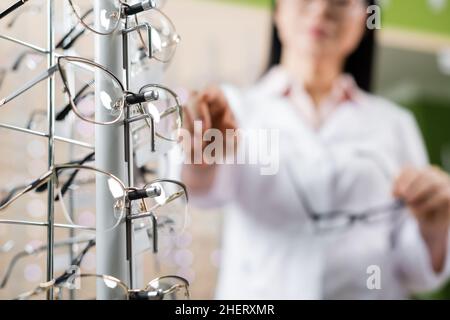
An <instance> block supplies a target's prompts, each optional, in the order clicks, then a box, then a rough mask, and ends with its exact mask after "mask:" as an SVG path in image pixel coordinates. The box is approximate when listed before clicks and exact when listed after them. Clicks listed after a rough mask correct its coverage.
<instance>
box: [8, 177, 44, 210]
mask: <svg viewBox="0 0 450 320" xmlns="http://www.w3.org/2000/svg"><path fill="white" fill-rule="evenodd" d="M52 173H53V171H52V170H50V171H47V172H46V173H45V174H44V175H43V176H41V177H40V178H39V179H36V180H35V181H33V182H32V183H30V184H29V185H28V186H26V187H25V188H24V189H23V190H22V191H20V192H19V193H16V194H14V195H13V196H11V197H10V198H9V199H8V200H7V201H5V202H2V204H1V205H0V211H1V210H3V209H6V208H7V207H9V205H11V203H13V202H14V201H16V200H17V199H18V198H20V197H22V196H23V195H24V194H26V193H28V192H30V191H31V190H33V189H37V188H39V187H40V186H41V185H43V184H45V183H46V182H47V181H48V178H49V177H50V176H51V175H52Z"/></svg>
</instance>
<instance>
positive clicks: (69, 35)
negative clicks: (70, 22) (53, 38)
mask: <svg viewBox="0 0 450 320" xmlns="http://www.w3.org/2000/svg"><path fill="white" fill-rule="evenodd" d="M93 12H94V8H91V9H89V10H88V11H86V13H85V14H83V15H82V16H81V20H84V19H85V18H86V17H87V16H88V15H90V14H92V13H93ZM79 25H80V22H78V23H77V24H75V25H74V26H73V27H72V28H71V29H70V30H69V31H68V32H67V33H66V35H65V36H63V37H62V38H61V40H59V41H58V43H57V44H56V46H55V47H56V49H63V50H68V49H70V48H71V47H72V46H73V44H74V43H75V42H76V41H77V40H78V38H80V37H81V36H82V35H83V34H84V33H85V32H86V28H85V27H84V26H83V29H82V30H81V31H80V32H79V33H77V34H76V35H74V36H73V37H72V34H73V33H74V32H75V30H77V28H78V26H79ZM69 38H70V41H69V43H67V44H66V41H67V39H69Z"/></svg>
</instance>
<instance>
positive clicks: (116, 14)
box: [0, 0, 162, 35]
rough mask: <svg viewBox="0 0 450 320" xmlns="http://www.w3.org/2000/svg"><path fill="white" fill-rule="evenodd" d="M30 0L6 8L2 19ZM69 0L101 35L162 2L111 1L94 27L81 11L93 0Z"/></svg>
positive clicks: (86, 22)
mask: <svg viewBox="0 0 450 320" xmlns="http://www.w3.org/2000/svg"><path fill="white" fill-rule="evenodd" d="M28 1H29V0H19V1H17V2H16V3H14V4H12V5H11V6H10V7H9V8H7V9H5V10H4V11H3V12H1V13H0V19H3V18H4V17H6V16H8V15H9V14H11V13H12V12H14V11H16V10H17V9H19V8H20V7H22V6H23V5H24V4H25V3H26V2H28ZM67 1H68V3H69V5H70V7H71V9H72V10H73V12H74V14H75V15H76V16H77V18H78V19H79V20H80V21H81V23H83V25H84V26H85V27H86V28H88V29H90V30H91V31H92V32H95V33H97V34H101V35H108V34H111V33H113V32H114V31H116V30H117V28H118V27H119V25H120V21H121V19H122V18H124V17H127V16H132V15H135V14H137V13H140V12H142V11H145V10H149V9H153V8H155V7H156V6H157V5H158V4H162V3H161V1H153V0H146V1H142V2H139V3H137V4H135V5H131V6H130V5H128V4H126V3H125V2H123V1H120V0H114V1H111V7H110V8H109V10H103V11H102V12H100V13H99V14H100V17H99V19H100V23H99V25H98V26H97V27H94V26H93V23H92V19H89V18H88V17H85V16H84V15H83V13H82V11H81V10H82V8H83V5H85V4H86V3H91V4H92V1H88V2H87V1H83V0H67Z"/></svg>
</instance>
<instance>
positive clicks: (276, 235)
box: [183, 0, 450, 299]
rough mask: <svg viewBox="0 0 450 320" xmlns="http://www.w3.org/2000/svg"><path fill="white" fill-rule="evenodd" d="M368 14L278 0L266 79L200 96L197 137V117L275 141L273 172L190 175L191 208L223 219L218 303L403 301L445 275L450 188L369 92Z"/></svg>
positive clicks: (345, 6) (400, 115)
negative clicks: (218, 210)
mask: <svg viewBox="0 0 450 320" xmlns="http://www.w3.org/2000/svg"><path fill="white" fill-rule="evenodd" d="M371 4H373V3H372V1H366V0H278V1H276V6H275V11H274V22H275V32H274V42H273V43H274V46H273V49H272V56H271V62H272V64H273V66H272V67H271V68H270V70H269V71H268V72H267V73H266V74H265V75H264V77H263V78H262V79H261V80H260V81H259V82H258V83H256V84H255V85H254V86H253V87H251V88H250V89H247V90H243V91H239V90H238V89H235V88H232V87H230V86H224V87H222V88H215V87H211V88H208V89H206V90H205V91H204V92H200V93H197V94H195V95H194V96H193V100H192V101H193V102H192V104H191V106H192V108H193V109H190V111H189V109H188V110H186V119H187V123H188V128H189V129H190V130H191V132H192V133H193V131H194V129H193V128H194V126H193V121H194V120H200V121H202V122H203V130H204V131H206V130H208V129H210V128H213V129H218V130H220V131H221V132H222V133H223V134H224V135H225V131H226V130H227V129H237V128H239V129H255V128H257V129H271V130H278V131H277V132H279V153H278V154H277V156H278V157H279V170H278V171H277V173H276V174H272V175H261V171H260V170H259V169H260V166H257V165H256V166H255V165H250V164H247V165H219V164H206V163H202V164H196V165H185V166H184V168H183V178H184V181H185V182H186V183H187V185H188V187H189V188H190V190H191V194H192V195H193V198H194V201H195V202H197V203H198V204H199V205H202V206H205V207H215V206H224V209H225V231H224V235H223V254H222V259H221V269H220V276H219V284H218V289H217V298H223V299H322V298H323V299H334V298H354V299H387V298H394V299H397V298H406V297H408V296H409V295H410V294H411V293H414V292H418V291H428V290H432V289H435V288H437V287H439V286H440V285H442V284H443V283H444V281H445V279H446V278H447V277H448V275H449V273H450V263H449V255H448V242H449V240H448V239H449V237H448V234H449V225H450V179H449V176H448V175H447V174H446V173H444V172H443V171H442V170H440V169H439V168H436V167H430V166H429V165H428V161H427V156H426V152H425V148H424V146H423V142H422V139H421V136H420V133H419V130H418V128H417V125H416V123H415V120H414V118H413V117H412V115H411V114H409V113H408V112H407V111H405V110H404V109H401V108H400V107H398V106H396V105H394V104H393V103H391V102H389V101H386V100H385V99H383V98H381V97H377V96H374V95H372V94H370V93H368V92H369V90H370V76H371V63H372V59H373V42H374V32H373V30H368V28H367V24H366V22H367V19H368V17H369V16H368V13H367V12H368V11H367V8H368V6H369V5H371ZM207 146H208V144H206V143H205V144H204V145H203V147H204V148H206V147H207ZM244 147H245V146H244V145H243V143H242V142H241V141H239V142H238V146H237V149H238V150H239V149H240V148H244ZM318 226H322V227H321V228H319V229H317V227H318ZM317 230H319V231H317Z"/></svg>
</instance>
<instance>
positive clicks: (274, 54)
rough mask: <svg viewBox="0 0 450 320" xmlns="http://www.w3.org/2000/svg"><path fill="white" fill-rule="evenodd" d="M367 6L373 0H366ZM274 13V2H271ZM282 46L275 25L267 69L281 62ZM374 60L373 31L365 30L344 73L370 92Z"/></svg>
mask: <svg viewBox="0 0 450 320" xmlns="http://www.w3.org/2000/svg"><path fill="white" fill-rule="evenodd" d="M367 3H368V4H369V5H373V4H375V0H367ZM272 4H273V10H274V11H275V5H276V0H273V1H272ZM281 49H282V44H281V41H280V38H279V36H278V29H277V26H276V25H275V23H273V26H272V45H271V50H270V56H269V68H271V67H272V66H275V65H278V64H279V63H280V61H281ZM374 58H375V29H367V30H366V34H365V35H364V37H363V39H362V40H361V43H360V44H359V46H358V48H357V49H356V50H355V51H354V52H353V53H352V54H351V55H350V56H349V57H348V58H347V61H346V63H345V68H344V72H346V73H349V74H351V75H352V76H353V77H354V78H355V81H356V83H357V84H358V86H359V87H360V88H361V89H363V90H366V91H368V92H370V91H371V90H372V76H373V62H374Z"/></svg>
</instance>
